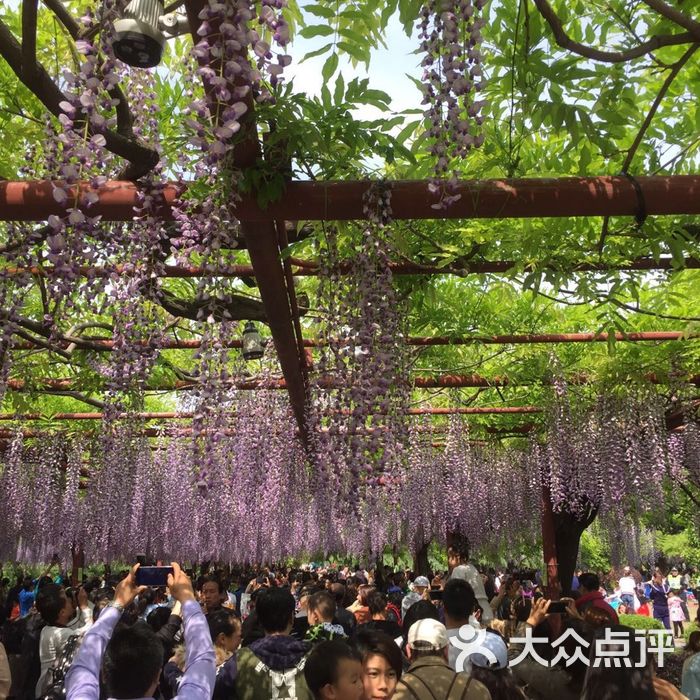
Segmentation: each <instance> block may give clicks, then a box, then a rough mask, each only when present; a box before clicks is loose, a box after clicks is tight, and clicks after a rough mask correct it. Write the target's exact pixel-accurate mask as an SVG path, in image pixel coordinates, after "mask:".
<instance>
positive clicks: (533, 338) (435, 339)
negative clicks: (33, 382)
mask: <svg viewBox="0 0 700 700" xmlns="http://www.w3.org/2000/svg"><path fill="white" fill-rule="evenodd" d="M611 335H613V336H614V338H615V341H616V342H618V343H642V342H657V343H658V342H667V341H679V340H693V339H696V338H698V337H700V333H693V332H689V333H685V332H684V331H641V332H638V333H620V332H616V333H614V334H610V333H527V334H511V335H473V336H460V337H454V336H432V337H431V336H410V337H408V338H406V344H407V345H410V346H419V347H423V346H443V345H537V344H551V343H607V342H608V341H609V340H610V338H611ZM54 344H55V345H57V347H61V348H64V347H68V345H74V346H75V347H78V348H84V349H86V350H93V351H95V352H111V351H112V350H113V349H114V341H113V340H111V339H108V338H85V339H81V338H70V340H64V341H61V342H56V341H55V342H54ZM142 344H143V345H145V342H144V343H142ZM326 345H327V342H325V341H320V340H316V339H314V338H304V340H303V346H304V347H305V348H319V347H325V346H326ZM222 346H223V347H226V348H231V349H236V348H239V349H240V348H241V347H242V346H243V342H242V341H241V340H238V339H230V340H226V341H222ZM39 347H44V346H43V345H39V344H37V343H34V342H32V341H28V340H23V341H20V342H17V343H14V344H13V346H12V348H13V350H34V349H36V348H39ZM158 347H159V348H160V349H161V350H198V349H199V348H201V347H202V341H201V340H197V339H196V338H189V339H174V338H168V339H166V340H164V341H163V342H161V343H159V344H158Z"/></svg>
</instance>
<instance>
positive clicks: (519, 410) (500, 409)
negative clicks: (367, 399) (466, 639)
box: [0, 406, 542, 422]
mask: <svg viewBox="0 0 700 700" xmlns="http://www.w3.org/2000/svg"><path fill="white" fill-rule="evenodd" d="M541 412H542V409H541V408H540V407H539V406H454V407H442V406H431V407H423V408H409V409H407V410H406V411H405V414H406V415H407V416H452V415H467V416H479V415H514V414H523V413H541ZM346 413H349V412H346ZM230 415H231V416H232V417H233V416H235V415H236V414H235V412H233V413H231V414H230ZM194 416H195V414H194V413H193V412H191V411H151V412H148V411H142V412H137V413H121V414H119V418H120V419H126V418H134V419H138V420H191V419H192V418H194ZM104 417H105V414H104V413H97V412H95V413H54V414H52V415H48V416H47V415H44V414H41V413H0V421H3V422H6V421H17V422H27V421H74V420H75V421H85V420H88V421H90V420H103V419H104Z"/></svg>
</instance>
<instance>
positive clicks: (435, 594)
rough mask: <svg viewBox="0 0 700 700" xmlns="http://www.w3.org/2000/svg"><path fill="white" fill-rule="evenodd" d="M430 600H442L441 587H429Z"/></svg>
mask: <svg viewBox="0 0 700 700" xmlns="http://www.w3.org/2000/svg"><path fill="white" fill-rule="evenodd" d="M430 600H442V589H440V588H438V589H437V590H435V589H431V591H430Z"/></svg>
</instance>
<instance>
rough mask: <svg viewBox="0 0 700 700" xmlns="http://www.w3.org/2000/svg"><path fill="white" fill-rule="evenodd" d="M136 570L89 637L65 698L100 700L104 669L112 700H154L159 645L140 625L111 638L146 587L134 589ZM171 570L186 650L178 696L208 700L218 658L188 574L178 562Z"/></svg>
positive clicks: (68, 679) (184, 699)
mask: <svg viewBox="0 0 700 700" xmlns="http://www.w3.org/2000/svg"><path fill="white" fill-rule="evenodd" d="M138 567H139V565H138V564H136V565H135V566H134V567H133V568H132V569H131V571H130V572H129V575H128V576H127V577H126V578H125V579H123V580H122V581H121V582H120V583H119V585H118V586H117V588H116V591H115V593H114V600H113V601H112V602H111V603H109V605H108V606H107V607H106V608H105V609H104V610H103V611H102V612H101V613H100V617H99V619H98V621H97V622H96V623H95V624H94V625H93V626H92V628H91V629H90V631H89V632H87V634H86V635H85V638H84V639H83V643H82V644H81V646H80V651H79V652H78V655H77V657H76V658H75V661H74V662H73V664H72V666H71V667H70V669H69V671H68V673H67V674H66V693H67V695H66V697H67V700H99V697H100V671H101V670H102V672H103V676H102V677H103V679H104V681H105V685H106V686H107V696H108V698H114V699H115V700H137V699H139V700H140V699H142V698H152V697H153V694H154V692H155V689H156V687H157V685H158V680H159V677H160V671H161V667H162V665H163V648H162V646H161V645H160V641H159V640H158V638H157V637H156V636H155V634H154V633H153V632H152V631H150V629H145V627H144V626H142V625H135V626H133V627H125V628H122V629H119V630H117V632H116V633H115V634H114V635H113V634H112V633H113V632H114V628H115V627H116V625H117V623H118V622H119V619H120V618H121V614H122V611H123V610H124V608H126V607H127V606H128V605H130V604H131V602H132V601H133V600H134V598H135V597H136V596H137V595H138V594H139V593H140V592H142V591H144V590H145V589H146V587H145V586H137V585H136V570H137V569H138ZM172 567H173V574H171V575H170V576H168V588H169V589H170V594H171V595H172V596H173V598H175V600H178V601H180V603H181V604H182V619H183V621H184V628H185V646H186V649H187V651H186V657H185V673H184V675H183V677H182V681H181V683H180V687H179V692H178V694H177V696H176V698H180V699H181V700H210V698H211V696H212V690H213V688H214V681H215V680H216V660H215V655H214V648H213V646H212V642H211V636H210V634H209V626H208V625H207V620H206V618H205V617H204V613H203V612H202V609H201V608H200V606H199V603H198V602H197V600H196V598H195V595H194V590H193V588H192V582H191V581H190V579H189V578H188V576H187V574H185V573H184V572H183V571H182V569H181V568H180V566H179V565H178V564H177V563H175V562H173V564H172ZM110 640H111V641H110ZM108 642H109V647H108V646H107V644H108ZM105 649H106V655H105ZM103 656H105V659H104V664H103Z"/></svg>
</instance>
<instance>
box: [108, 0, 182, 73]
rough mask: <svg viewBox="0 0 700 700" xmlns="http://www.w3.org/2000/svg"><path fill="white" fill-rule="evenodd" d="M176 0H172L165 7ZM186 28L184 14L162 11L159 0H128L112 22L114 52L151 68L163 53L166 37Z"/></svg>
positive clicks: (132, 62) (177, 33)
mask: <svg viewBox="0 0 700 700" xmlns="http://www.w3.org/2000/svg"><path fill="white" fill-rule="evenodd" d="M177 4H178V3H172V4H171V5H169V6H168V10H170V9H171V8H173V7H174V6H176V5H177ZM187 31H189V24H188V22H187V17H185V15H183V14H177V13H175V12H169V13H167V14H165V10H164V9H163V3H162V2H161V0H131V2H130V3H129V4H128V5H127V6H126V8H124V13H123V16H122V17H121V18H120V19H118V20H116V21H115V22H114V34H115V38H114V42H113V44H112V48H113V49H114V55H115V56H116V57H117V58H118V59H119V60H120V61H123V62H124V63H126V64H127V65H129V66H134V67H135V68H153V67H154V66H157V65H158V64H159V63H160V59H161V58H162V57H163V48H164V47H165V41H166V39H170V38H173V37H176V36H180V35H181V34H185V33H186V32H187Z"/></svg>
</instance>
